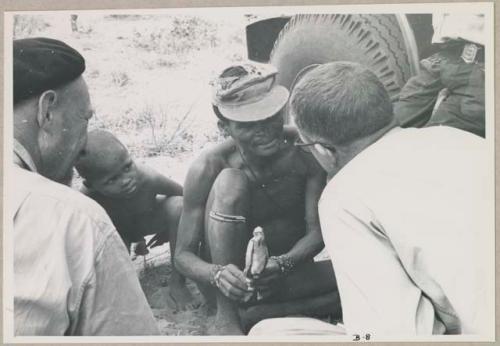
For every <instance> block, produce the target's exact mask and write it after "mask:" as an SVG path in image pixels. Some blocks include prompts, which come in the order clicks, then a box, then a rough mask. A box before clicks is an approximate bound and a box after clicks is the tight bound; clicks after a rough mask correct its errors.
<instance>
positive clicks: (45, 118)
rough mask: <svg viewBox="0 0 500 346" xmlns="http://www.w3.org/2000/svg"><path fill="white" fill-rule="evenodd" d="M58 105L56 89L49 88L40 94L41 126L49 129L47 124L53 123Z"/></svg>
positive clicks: (38, 116)
mask: <svg viewBox="0 0 500 346" xmlns="http://www.w3.org/2000/svg"><path fill="white" fill-rule="evenodd" d="M56 105H57V93H56V92H55V91H54V90H47V91H45V92H43V94H41V95H40V97H39V98H38V112H37V122H38V126H39V127H40V128H42V129H47V126H49V125H51V122H52V121H53V117H54V110H55V107H56Z"/></svg>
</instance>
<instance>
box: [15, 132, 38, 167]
mask: <svg viewBox="0 0 500 346" xmlns="http://www.w3.org/2000/svg"><path fill="white" fill-rule="evenodd" d="M14 163H15V164H16V165H18V166H19V167H22V168H26V169H28V170H30V171H32V172H35V173H37V172H38V170H37V168H36V165H35V162H33V159H32V158H31V155H30V153H29V152H28V150H26V148H25V147H24V146H23V145H22V144H21V143H19V141H18V140H17V139H15V138H14Z"/></svg>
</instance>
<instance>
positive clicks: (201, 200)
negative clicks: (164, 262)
mask: <svg viewBox="0 0 500 346" xmlns="http://www.w3.org/2000/svg"><path fill="white" fill-rule="evenodd" d="M209 168H210V167H209V165H208V164H207V163H206V162H205V160H204V158H201V159H199V160H197V161H195V162H194V164H193V165H192V166H191V168H190V169H189V171H188V174H187V177H186V180H185V183H184V201H183V202H184V205H183V210H182V215H181V219H180V221H179V230H178V233H177V244H176V248H175V266H176V268H177V269H178V270H179V271H180V272H181V273H182V274H183V275H185V276H186V277H188V278H191V279H193V280H195V281H199V282H203V283H208V282H209V281H210V271H211V269H212V267H213V265H212V264H209V263H207V262H205V261H203V260H202V259H201V258H199V257H198V250H199V244H200V242H201V241H202V240H203V232H204V220H205V204H206V201H207V198H208V194H209V193H210V188H211V186H212V183H213V181H214V180H215V177H214V173H215V172H214V170H213V169H212V170H211V169H209Z"/></svg>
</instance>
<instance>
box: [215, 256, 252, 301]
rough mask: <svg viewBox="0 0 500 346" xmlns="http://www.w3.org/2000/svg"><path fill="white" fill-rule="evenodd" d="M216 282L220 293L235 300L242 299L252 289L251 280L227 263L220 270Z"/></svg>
mask: <svg viewBox="0 0 500 346" xmlns="http://www.w3.org/2000/svg"><path fill="white" fill-rule="evenodd" d="M216 283H217V287H219V290H220V291H221V292H222V294H224V295H225V296H226V297H228V298H229V299H232V300H236V301H244V300H245V298H246V297H248V295H249V294H250V293H251V292H252V291H253V290H254V289H253V287H252V283H253V282H252V280H251V279H249V278H247V277H245V275H244V274H243V272H242V271H241V270H239V269H238V267H236V266H235V265H234V264H228V265H226V266H225V267H224V268H223V269H222V270H221V271H220V274H219V276H218V279H217V280H216Z"/></svg>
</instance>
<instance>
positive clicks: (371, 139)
mask: <svg viewBox="0 0 500 346" xmlns="http://www.w3.org/2000/svg"><path fill="white" fill-rule="evenodd" d="M398 126H399V124H398V123H397V121H395V120H394V121H392V122H391V123H390V124H389V125H387V126H386V127H384V128H382V129H380V130H378V131H377V132H375V133H373V134H371V135H370V136H367V137H363V138H360V139H358V140H355V141H353V142H351V143H349V144H348V145H346V146H344V147H338V157H337V164H338V165H339V167H344V166H345V165H347V164H348V163H349V162H350V161H351V160H352V159H353V158H355V157H356V156H357V155H358V154H359V153H361V152H362V151H363V150H365V149H366V148H368V147H369V146H370V145H372V144H373V143H375V142H377V141H378V140H379V139H380V138H382V137H384V136H385V135H386V134H387V133H388V132H389V131H391V130H392V129H394V128H395V127H398Z"/></svg>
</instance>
